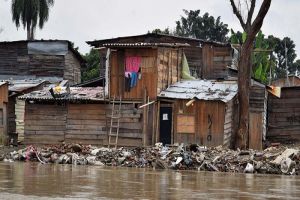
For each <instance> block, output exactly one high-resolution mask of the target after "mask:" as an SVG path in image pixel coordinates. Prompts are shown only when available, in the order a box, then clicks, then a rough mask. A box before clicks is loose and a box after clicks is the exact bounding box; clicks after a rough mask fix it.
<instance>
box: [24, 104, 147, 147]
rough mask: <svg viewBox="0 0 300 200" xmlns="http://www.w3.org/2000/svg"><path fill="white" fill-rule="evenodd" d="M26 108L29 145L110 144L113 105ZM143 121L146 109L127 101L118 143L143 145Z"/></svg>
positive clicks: (32, 105)
mask: <svg viewBox="0 0 300 200" xmlns="http://www.w3.org/2000/svg"><path fill="white" fill-rule="evenodd" d="M25 109H26V111H25V130H24V136H25V140H24V141H25V143H26V144H53V143H54V144H57V143H61V142H62V141H65V142H67V143H81V144H93V145H100V146H101V145H108V134H107V133H108V131H109V129H108V128H107V125H108V124H109V123H110V120H109V119H108V118H107V116H108V115H110V114H111V105H109V104H104V103H102V104H84V103H82V104H69V103H67V104H66V105H54V104H49V103H46V104H29V103H28V102H26V106H25ZM56 112H57V113H56ZM142 123H143V119H142V111H141V110H135V106H134V105H133V104H123V105H122V115H121V119H120V130H119V131H120V132H119V139H118V145H120V146H141V145H142V144H143V143H142V138H143V134H142V132H143V131H142V128H143V124H142ZM114 125H115V124H114ZM108 127H109V125H108Z"/></svg>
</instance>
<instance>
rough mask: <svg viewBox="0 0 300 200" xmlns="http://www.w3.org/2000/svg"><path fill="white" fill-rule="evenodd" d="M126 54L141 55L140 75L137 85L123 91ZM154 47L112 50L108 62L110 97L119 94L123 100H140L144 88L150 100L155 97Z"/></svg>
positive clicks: (155, 51) (155, 53) (155, 52)
mask: <svg viewBox="0 0 300 200" xmlns="http://www.w3.org/2000/svg"><path fill="white" fill-rule="evenodd" d="M127 56H140V57H142V64H141V74H142V77H141V79H140V80H138V82H137V86H135V87H133V88H131V90H130V92H125V58H126V57H127ZM156 56H157V50H156V49H125V50H124V49H123V50H122V49H119V50H117V51H112V53H111V59H110V60H111V63H110V97H111V98H112V97H113V96H118V97H119V96H120V94H122V95H121V96H122V97H123V99H124V100H142V99H143V96H144V91H145V89H146V91H147V94H148V96H149V97H150V99H151V100H153V99H156V96H157V95H156V82H157V81H156V80H157V68H156V62H157V61H156Z"/></svg>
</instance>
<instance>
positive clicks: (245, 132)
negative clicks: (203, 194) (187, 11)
mask: <svg viewBox="0 0 300 200" xmlns="http://www.w3.org/2000/svg"><path fill="white" fill-rule="evenodd" d="M252 37H253V36H249V35H248V37H247V39H246V41H245V43H244V44H243V46H242V50H241V56H240V60H239V71H238V86H239V88H238V99H239V128H238V133H237V138H236V147H237V148H241V149H245V148H247V147H248V138H249V107H250V104H249V93H250V85H251V69H252V62H251V54H252V48H253V43H252V41H253V40H251V39H250V38H252ZM254 37H255V35H254Z"/></svg>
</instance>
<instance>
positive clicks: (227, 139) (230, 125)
mask: <svg viewBox="0 0 300 200" xmlns="http://www.w3.org/2000/svg"><path fill="white" fill-rule="evenodd" d="M233 115H234V100H231V101H229V102H228V103H227V104H226V108H225V121H224V142H223V145H224V146H226V147H228V148H231V147H232V138H233V136H234V116H233ZM236 122H237V121H236Z"/></svg>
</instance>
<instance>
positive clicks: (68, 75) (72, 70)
mask: <svg viewBox="0 0 300 200" xmlns="http://www.w3.org/2000/svg"><path fill="white" fill-rule="evenodd" d="M64 60H65V68H64V80H69V83H70V84H71V85H73V84H78V83H80V82H81V65H80V62H79V61H78V59H77V58H76V57H75V55H74V53H73V52H72V51H70V50H68V53H67V55H65V59H64Z"/></svg>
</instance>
